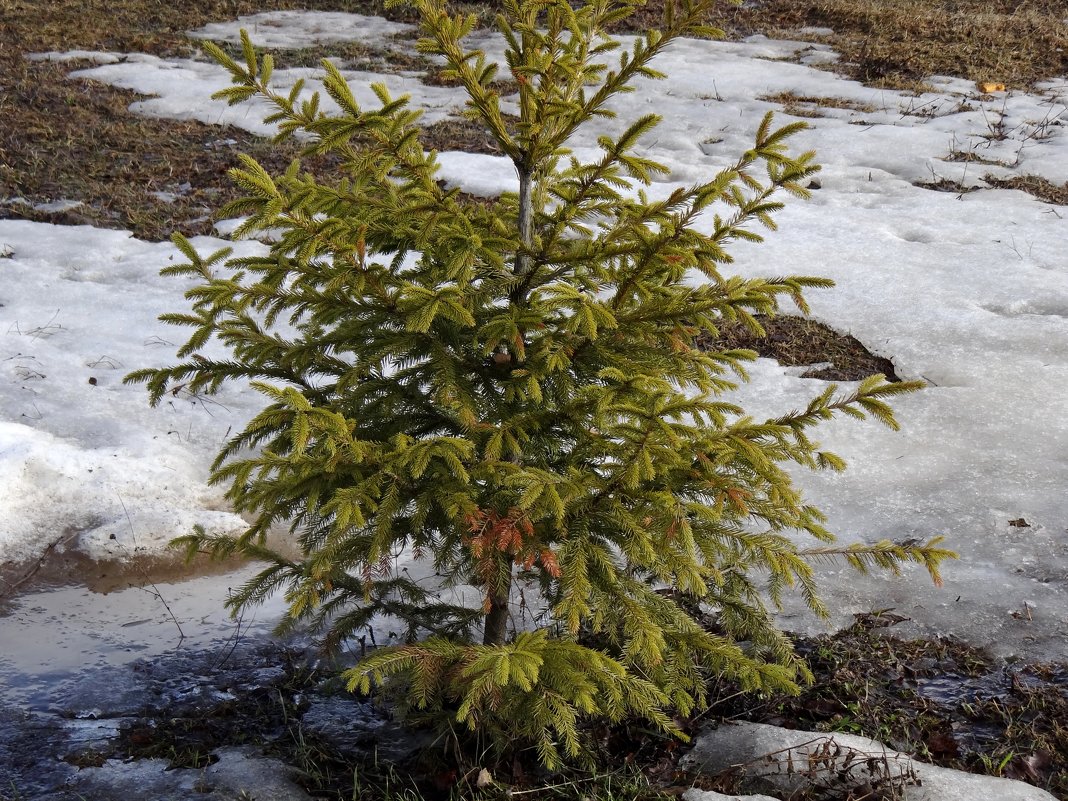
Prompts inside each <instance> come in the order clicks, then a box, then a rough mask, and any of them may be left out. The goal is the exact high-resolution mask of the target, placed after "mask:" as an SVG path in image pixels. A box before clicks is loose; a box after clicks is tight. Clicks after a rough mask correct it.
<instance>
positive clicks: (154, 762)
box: [49, 748, 312, 801]
mask: <svg viewBox="0 0 1068 801" xmlns="http://www.w3.org/2000/svg"><path fill="white" fill-rule="evenodd" d="M213 753H214V754H215V755H216V756H217V757H218V758H219V760H218V762H216V763H215V764H213V765H209V766H208V767H207V768H204V769H202V770H198V769H193V768H184V769H176V770H170V769H168V765H169V763H168V762H167V760H165V759H141V760H137V761H135V762H121V761H119V760H108V761H107V762H106V763H104V765H103V766H101V767H99V768H83V769H82V770H80V771H78V773H77V774H75V775H74V776H73V777H71V779H70V780H69V781H68V782H67V787H66V790H67V792H68V793H73V794H74V795H73V796H70V795H62V794H57V795H56V796H54V797H55V798H70V797H74V798H79V799H83V800H84V801H115V799H129V798H151V799H153V801H189V799H194V798H195V799H200V800H201V801H239V800H240V801H246V799H255V800H256V801H312V799H311V796H309V795H308V794H307V793H305V792H304V790H302V789H301V788H300V787H299V786H298V785H297V784H295V783H294V782H293V780H292V779H290V778H289V775H290V769H289V768H287V767H286V766H285V765H284V764H283V763H281V762H279V761H278V760H277V759H271V758H269V757H265V756H262V755H261V754H259V752H258V751H257V750H256V749H255V748H220V749H218V750H216V751H215V752H213ZM51 797H52V796H50V797H49V798H51Z"/></svg>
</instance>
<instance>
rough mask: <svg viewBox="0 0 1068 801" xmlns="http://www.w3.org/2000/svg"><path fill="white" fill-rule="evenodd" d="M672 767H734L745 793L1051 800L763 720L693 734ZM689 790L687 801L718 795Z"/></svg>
mask: <svg viewBox="0 0 1068 801" xmlns="http://www.w3.org/2000/svg"><path fill="white" fill-rule="evenodd" d="M680 765H681V766H682V767H684V768H687V769H689V770H694V771H698V772H700V773H706V774H709V775H715V774H719V773H722V772H723V771H725V770H728V769H734V770H738V771H740V772H741V775H742V787H743V788H744V789H745V790H747V791H748V790H752V791H754V792H772V793H776V794H781V795H788V794H790V793H794V792H797V791H798V790H800V789H802V788H804V787H811V786H817V787H820V788H826V789H828V790H830V789H832V788H841V789H842V790H847V789H852V790H854V791H856V790H863V789H864V788H865V787H868V786H871V787H875V786H879V785H882V786H886V785H887V783H890V784H892V785H893V787H894V788H895V790H896V792H897V795H895V796H894V797H895V798H901V799H903V801H990V799H997V801H1056V799H1055V797H1054V796H1052V795H1050V794H1049V793H1047V792H1045V791H1044V790H1040V789H1038V788H1037V787H1032V786H1031V785H1029V784H1025V783H1024V782H1019V781H1013V780H1011V779H999V778H995V777H992V776H978V775H975V774H972V773H964V772H962V771H957V770H950V769H949V768H940V767H937V766H935V765H929V764H927V763H925V762H919V761H918V760H915V759H912V758H911V757H909V756H908V755H907V754H902V753H900V752H898V751H894V750H892V749H889V748H887V747H886V746H885V745H883V744H882V743H880V742H877V741H875V740H869V739H868V738H867V737H857V736H855V735H851V734H839V733H826V732H806V731H793V730H790V729H781V728H779V727H777V726H768V725H766V724H763V723H730V724H724V725H722V726H720V727H719V728H717V729H713V730H710V731H706V732H704V733H702V734H700V735H699V736H698V737H697V738H695V741H694V747H693V749H692V750H691V751H690V752H689V753H688V754H686V755H685V756H684V757H683V758H682V760H681V761H680ZM690 792H692V793H694V795H693V796H690V793H687V800H688V801H719V799H722V798H723V796H717V795H716V794H713V795H712V796H711V797H708V796H706V795H703V794H699V793H700V791H698V790H694V791H690ZM727 797H728V798H729V796H727Z"/></svg>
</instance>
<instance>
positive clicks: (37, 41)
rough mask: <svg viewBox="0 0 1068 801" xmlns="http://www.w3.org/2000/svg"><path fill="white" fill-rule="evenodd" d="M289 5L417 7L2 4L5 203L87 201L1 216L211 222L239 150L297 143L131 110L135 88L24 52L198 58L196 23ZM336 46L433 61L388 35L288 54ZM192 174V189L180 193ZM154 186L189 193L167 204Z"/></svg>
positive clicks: (269, 157)
mask: <svg viewBox="0 0 1068 801" xmlns="http://www.w3.org/2000/svg"><path fill="white" fill-rule="evenodd" d="M287 8H312V9H315V8H319V9H324V10H326V9H329V10H338V9H341V10H348V11H361V12H364V13H381V14H384V15H385V16H389V17H391V18H395V19H396V18H400V19H405V18H406V17H407V18H410V15H411V12H410V11H404V10H389V11H386V10H385V9H384V8H383V7H382V3H381V2H380V0H361V1H360V2H349V0H182V2H172V3H164V2H160V0H108V1H107V2H104V0H50V2H48V3H47V4H40V3H34V2H27V1H26V0H13V2H12V1H11V0H7V2H6V3H5V5H4V12H3V13H2V14H0V76H2V77H0V108H2V109H3V112H4V113H2V114H0V201H2V200H3V199H5V198H14V197H21V198H26V199H27V200H29V201H30V202H32V203H43V202H49V201H53V200H59V199H65V200H77V201H81V203H82V204H83V205H82V206H80V207H78V208H76V209H73V210H70V211H66V212H60V213H47V212H38V211H33V210H32V208H31V207H30V206H26V205H22V204H10V203H4V204H0V217H3V216H7V217H23V218H28V219H34V220H40V221H47V222H57V223H65V224H94V225H102V226H107V227H122V228H128V229H130V230H132V231H133V232H134V233H135V234H136V235H137V236H140V237H143V238H146V239H163V238H166V237H168V236H170V234H171V233H173V232H174V231H180V232H182V233H184V234H189V235H191V234H200V233H207V232H208V231H210V229H211V220H210V216H211V213H212V210H213V209H218V208H219V207H221V206H222V205H223V204H224V203H225V202H226V201H228V200H230V199H232V198H233V197H234V196H235V194H236V190H235V189H234V188H233V187H232V186H231V184H230V182H229V180H228V179H227V177H226V171H227V170H228V169H229V168H230V167H232V166H234V165H235V164H236V161H237V158H236V156H237V153H239V152H243V153H248V154H249V155H251V156H252V157H253V158H255V159H257V160H258V161H260V162H261V163H263V164H264V166H266V167H267V168H268V169H271V170H281V169H284V168H285V166H286V165H287V164H288V163H289V162H290V160H291V159H293V158H294V157H296V156H297V155H298V148H297V147H296V146H295V145H286V146H282V147H278V146H275V145H272V144H270V143H269V142H268V141H267V140H264V139H261V138H259V137H256V136H252V135H250V134H248V133H245V132H244V131H241V130H238V129H235V128H220V127H218V126H211V125H204V124H201V123H197V122H189V121H173V120H152V119H146V118H143V117H139V116H137V115H135V114H133V113H131V112H129V111H128V110H127V107H128V106H129V104H130V103H131V102H133V101H135V100H136V99H137V97H138V96H137V95H136V94H134V93H132V92H127V91H123V90H120V89H115V88H112V87H108V86H105V85H103V84H99V83H96V82H93V81H85V80H81V81H79V80H71V79H69V78H67V75H68V73H69V72H71V71H72V70H73V69H75V68H76V67H77V66H78V65H77V64H70V63H67V64H56V63H50V62H42V61H29V60H27V59H26V58H25V55H26V54H27V53H35V52H43V51H49V50H71V49H84V50H112V51H117V52H148V53H154V54H157V55H161V56H189V55H192V54H193V53H195V52H196V51H197V49H198V47H199V43H197V42H193V41H190V40H189V39H188V38H187V37H186V35H185V32H186V31H188V30H191V29H195V28H198V27H201V26H203V25H205V24H207V23H208V22H216V21H227V20H233V19H236V18H237V17H238V16H239V15H242V14H252V13H257V12H261V11H270V10H276V9H287ZM328 55H330V56H336V57H339V58H343V59H346V60H350V61H352V62H354V64H353V66H356V67H358V68H367V69H382V68H384V67H386V66H390V67H391V68H393V69H420V68H425V66H426V62H424V61H423V60H421V59H420V58H419V57H415V56H410V55H407V54H406V53H405V52H404V51H403V50H402V49H400V48H397V49H393V48H390V47H389V46H388V43H386V47H385V49H383V50H381V51H375V50H372V49H370V48H366V47H364V46H360V45H347V44H340V45H337V46H336V47H332V48H331V49H326V48H307V49H303V50H286V51H282V52H281V53H280V54H279V58H281V59H282V60H283V63H287V64H289V65H298V64H302V65H304V64H316V63H318V62H319V60H320V59H321V58H323V57H325V56H328ZM463 133H464V137H463V138H458V139H455V140H453V141H450V140H449V138H448V136H447V135H446V134H447V131H446V130H439V131H436V137H435V145H434V146H436V147H441V148H443V149H444V148H445V147H447V146H452V147H462V146H463V143H464V142H465V141H469V140H471V139H472V134H471V133H470V132H463ZM227 140H230V141H227ZM306 166H307V167H308V168H309V169H311V170H312V171H318V170H320V169H322V168H324V167H325V165H324V164H323V163H322V162H317V161H314V160H312V161H310V162H306ZM183 184H188V185H189V186H188V189H187V190H186V191H184V192H181V191H178V189H179V187H180V186H181V185H183ZM153 192H171V193H174V194H177V195H179V196H178V197H177V199H176V200H175V201H174V202H173V203H163V202H160V200H158V199H157V198H156V197H155V196H154V195H153V194H152V193H153Z"/></svg>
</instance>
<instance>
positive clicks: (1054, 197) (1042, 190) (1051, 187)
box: [983, 175, 1068, 206]
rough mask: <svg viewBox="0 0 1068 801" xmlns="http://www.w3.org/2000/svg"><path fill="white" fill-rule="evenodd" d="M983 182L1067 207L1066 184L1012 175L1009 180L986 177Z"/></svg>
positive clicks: (1036, 177) (1067, 189)
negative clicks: (1016, 190) (1017, 190)
mask: <svg viewBox="0 0 1068 801" xmlns="http://www.w3.org/2000/svg"><path fill="white" fill-rule="evenodd" d="M983 180H984V181H985V182H986V183H987V184H988V185H990V186H992V187H994V188H995V189H1019V190H1020V191H1022V192H1026V193H1027V194H1029V195H1031V196H1032V197H1034V198H1037V199H1038V200H1041V201H1042V202H1043V203H1053V204H1054V205H1057V206H1068V182H1065V183H1063V184H1055V183H1053V182H1052V181H1049V180H1047V179H1045V178H1043V177H1042V176H1040V175H1014V176H1013V177H1011V178H997V177H996V176H993V175H987V176H986V177H985V178H983Z"/></svg>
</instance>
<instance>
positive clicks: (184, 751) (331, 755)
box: [0, 567, 1068, 801]
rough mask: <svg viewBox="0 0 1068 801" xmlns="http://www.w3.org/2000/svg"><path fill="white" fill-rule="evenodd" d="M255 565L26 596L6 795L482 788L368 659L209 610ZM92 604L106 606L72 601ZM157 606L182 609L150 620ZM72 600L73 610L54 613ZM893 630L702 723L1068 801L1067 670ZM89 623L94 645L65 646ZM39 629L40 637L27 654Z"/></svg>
mask: <svg viewBox="0 0 1068 801" xmlns="http://www.w3.org/2000/svg"><path fill="white" fill-rule="evenodd" d="M253 569H254V568H252V567H245V568H243V569H242V572H239V573H238V574H237V575H233V574H231V575H228V576H221V577H220V576H209V577H200V578H198V579H194V580H192V581H186V582H182V583H171V584H163V583H161V584H157V585H154V587H155V591H156V592H157V594H158V596H159V597H155V596H152V595H146V594H145V592H144V589H143V588H138V587H136V586H135V587H130V588H127V589H122V590H118V591H116V592H113V593H111V594H109V595H103V594H100V593H95V594H94V593H90V592H87V590H86V588H84V587H52V588H41V587H34V588H33V591H32V592H27V593H24V594H23V595H21V596H20V597H19V598H17V599H16V600H15V602H14V603H13V604H12V607H11V608H10V609H9V613H8V615H7V616H6V617H0V642H2V643H3V648H2V649H0V678H2V679H3V681H4V683H3V689H2V690H0V777H2V782H0V799H2V800H3V801H9V800H10V801H13V799H20V801H23V800H24V799H45V801H60V799H64V800H65V799H72V800H73V799H86V800H87V801H105V799H113V798H115V799H117V798H129V797H146V796H144V793H145V792H148V790H146V788H149V789H150V790H151V795H152V797H153V798H155V799H157V800H158V801H168V800H169V799H172V798H173V799H176V800H177V799H183V798H189V797H196V798H201V799H205V800H206V801H214V799H219V801H222V799H233V798H236V797H241V796H240V793H241V792H245V793H246V794H251V796H252V797H270V798H273V799H295V800H302V799H306V798H308V797H316V798H327V799H351V798H353V797H361V798H364V797H366V798H369V799H375V798H384V795H383V793H381V792H377V793H376V790H375V788H384V787H385V786H386V785H387V784H388V783H392V784H391V786H393V787H397V786H398V784H400V785H405V784H407V785H409V786H411V787H413V788H414V789H415V790H416V791H417V792H418V794H419V796H421V797H422V798H424V799H431V798H438V797H441V798H444V797H446V796H450V795H453V796H454V797H455V796H456V794H459V796H466V795H470V794H471V793H470V792H468V791H469V789H470V788H468V787H467V786H466V784H468V783H470V782H469V779H470V776H469V774H470V767H471V765H472V764H477V760H478V755H477V754H476V753H474V752H465V750H464V744H463V743H462V742H459V741H458V740H457V739H456V738H454V737H450V736H445V737H438V736H435V735H434V734H433V733H431V732H428V731H420V730H416V729H414V728H407V727H405V726H404V725H402V723H400V722H398V721H396V720H393V719H392V718H391V715H390V713H389V711H388V710H386V709H383V708H381V707H376V706H375V705H374V704H372V703H371V702H370V701H368V700H366V699H362V698H359V697H356V696H353V695H351V694H349V693H347V692H346V691H345V690H344V687H343V686H342V685H341V682H340V681H339V680H338V679H337V674H338V672H339V671H340V670H341V669H343V668H344V667H346V666H348V665H351V664H352V663H353V662H354V661H355V660H356V659H358V658H359V653H348V654H342V655H341V656H340V657H336V658H332V659H330V660H326V659H325V658H323V656H322V655H321V654H320V652H319V651H318V650H317V649H316V648H315V647H314V644H313V643H312V641H311V640H310V639H308V638H295V639H289V640H286V641H281V640H278V639H275V638H272V637H270V636H268V634H267V627H268V625H269V623H270V621H272V620H274V619H276V618H277V614H278V610H277V609H275V610H272V611H271V612H270V614H266V615H265V616H264V619H263V620H262V621H261V622H260V623H259V624H253V623H252V622H246V623H242V622H241V621H237V622H234V621H226V622H221V616H220V619H216V620H212V619H210V616H209V615H208V614H207V612H206V611H205V610H207V609H209V608H214V609H215V610H216V612H218V608H219V607H221V605H222V599H223V597H225V587H226V586H227V585H232V584H234V583H236V582H237V581H239V580H240V579H241V578H243V577H246V576H247V575H248V571H251V570H253ZM220 586H221V587H222V588H223V589H222V590H220V589H219V587H220ZM212 587H214V588H215V589H214V590H212V589H211V588H212ZM64 593H66V594H64ZM79 595H80V596H91V598H90V600H93V596H95V602H94V603H91V604H88V605H84V606H81V607H79V606H78V603H79V602H78V601H77V600H76V599H77V598H78V597H79ZM190 598H192V599H194V600H195V601H196V603H194V602H192V601H190V600H189V599H190ZM47 599H55V605H53V606H50V605H49V601H48V600H47ZM161 599H167V600H168V605H169V606H170V609H171V612H170V613H169V614H168V613H166V612H165V611H161V610H160V609H156V608H155V607H157V606H159V604H160V603H161ZM83 603H84V602H83ZM109 603H111V604H113V605H112V606H108V604H109ZM59 607H67V608H68V611H70V613H71V614H72V615H73V618H72V619H71V620H67V621H65V622H64V621H62V620H60V619H59V616H58V611H57V610H58V608H59ZM131 607H132V608H131ZM898 619H899V618H897V617H896V616H895V615H893V613H892V612H889V611H887V612H884V613H878V614H877V613H872V614H869V615H861V616H858V618H857V622H856V624H855V625H854V626H853V627H851V628H850V629H848V630H846V631H843V632H839V633H838V634H835V635H828V636H823V637H811V638H799V639H798V640H797V647H798V650H799V651H800V652H801V653H802V654H803V655H804V656H806V658H807V659H808V662H809V664H810V665H811V667H812V670H813V673H814V675H815V682H814V683H813V685H812V686H811V687H810V688H808V689H806V690H805V691H804V692H803V693H802V694H801V695H799V696H796V697H785V696H783V697H771V698H760V699H758V698H753V697H742V696H740V695H738V694H737V691H736V688H734V687H731V686H727V685H723V686H718V685H716V686H713V687H712V695H713V698H714V699H716V700H715V701H714V703H713V705H712V708H711V709H710V710H709V711H708V712H706V713H704V714H703V715H702V716H700V717H699V718H698V719H695V720H693V721H690V722H689V725H690V726H691V727H692V728H693V729H694V730H696V729H698V728H700V727H701V726H703V725H706V724H707V723H708V722H709V720H710V719H711V720H732V719H744V720H752V721H757V722H766V723H773V724H776V725H780V726H785V727H788V728H799V729H810V730H812V729H814V730H824V731H845V732H850V733H857V734H864V735H866V736H869V737H873V738H876V739H879V740H881V741H883V742H886V743H887V744H888V745H890V746H892V747H894V748H896V749H898V750H901V751H904V752H907V753H911V754H914V755H916V756H917V757H918V758H920V759H923V760H925V761H929V762H934V763H936V764H940V765H943V766H946V767H952V768H957V769H964V770H969V771H972V772H977V773H986V774H993V775H1001V776H1007V777H1010V778H1016V779H1021V780H1023V781H1026V782H1029V783H1031V784H1034V785H1037V786H1039V787H1043V788H1045V789H1047V790H1049V791H1050V792H1052V793H1054V794H1055V795H1057V797H1059V798H1068V665H1023V664H1007V663H1005V662H999V661H996V660H993V659H991V658H989V657H988V656H987V655H985V654H983V653H982V652H980V651H978V650H976V649H973V648H969V647H967V646H965V645H962V644H960V643H956V642H953V641H949V640H912V641H902V640H898V639H895V638H894V637H892V636H889V630H890V629H891V628H892V626H893V624H894V623H896V622H897V620H898ZM57 621H58V622H57ZM131 622H132V623H133V624H134V625H129V624H130V623H131ZM179 624H181V625H183V626H184V627H185V629H186V631H185V632H184V633H183V635H182V636H176V635H177V631H176V627H177V626H178V625H179ZM76 626H81V627H82V628H83V629H84V631H82V632H81V633H82V635H83V640H82V641H81V642H80V643H74V644H71V643H70V642H68V640H69V639H70V635H69V634H68V632H70V631H73V629H74V628H75V627H76ZM31 631H38V632H43V633H44V639H43V640H42V641H40V642H36V643H35V642H30V641H29V639H28V636H29V635H28V632H31ZM358 650H359V649H357V651H358ZM587 734H588V740H589V741H590V742H591V743H595V744H597V745H596V750H597V752H598V753H599V754H600V756H601V758H602V759H603V761H604V764H603V765H601V766H600V770H602V771H605V770H608V771H613V770H618V769H619V768H620V766H628V767H629V768H630V769H632V770H634V771H636V772H637V774H638V775H639V776H640V777H641V778H642V779H643V781H645V782H646V786H647V788H648V790H647V792H645V793H644V794H643V796H642V797H650V798H651V797H658V796H661V795H663V794H664V793H667V794H671V793H672V792H674V790H672V788H678V787H682V786H688V782H692V780H693V777H691V776H688V775H687V774H686V773H685V772H682V771H680V770H679V769H678V768H677V762H678V757H679V756H680V755H681V753H683V752H684V750H685V748H684V746H681V744H679V743H678V742H676V741H672V740H667V739H663V738H661V737H657V736H654V735H652V734H651V733H650V732H649V731H648V730H647V729H646V728H645V727H643V726H641V725H640V724H633V725H624V726H619V727H615V728H613V729H611V730H608V729H605V728H603V727H596V726H594V727H591V728H590V730H589V731H588V732H587ZM495 771H496V773H495V775H497V776H498V777H499V778H500V780H501V781H504V782H506V783H507V784H509V785H511V786H512V787H513V789H514V788H516V787H518V788H520V789H522V790H534V789H536V788H544V787H546V786H551V785H553V784H554V783H557V782H556V781H555V780H553V779H552V777H546V776H544V775H541V774H540V773H539V772H538V771H537V769H536V768H535V767H534V766H533V761H532V760H531V762H530V764H527V761H526V760H524V759H522V758H520V759H518V760H516V761H515V763H514V764H512V765H509V766H507V767H505V766H495ZM476 772H477V771H476ZM565 781H567V782H571V781H574V778H573V777H567V778H566V779H565ZM354 793H356V794H357V795H355V796H354ZM534 795H535V796H536V797H545V794H544V793H542V792H541V791H539V792H537V793H534ZM245 797H246V798H247V797H249V795H246V796H245Z"/></svg>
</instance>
